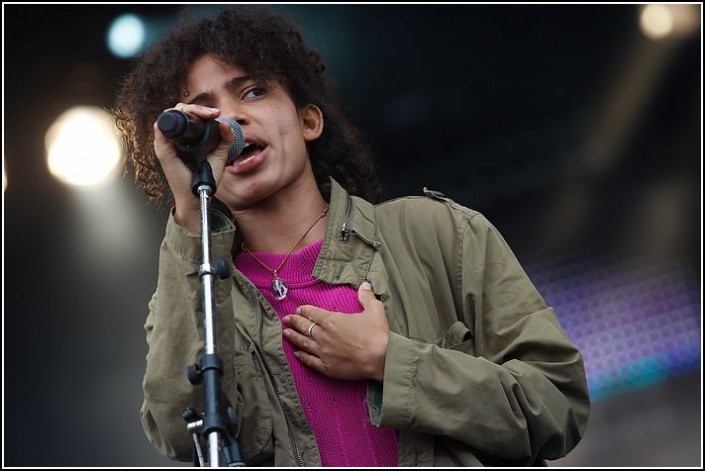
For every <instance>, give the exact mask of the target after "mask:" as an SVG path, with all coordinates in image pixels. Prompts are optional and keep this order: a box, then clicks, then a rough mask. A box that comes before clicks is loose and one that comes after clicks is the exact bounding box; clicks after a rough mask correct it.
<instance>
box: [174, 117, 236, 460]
mask: <svg viewBox="0 0 705 471" xmlns="http://www.w3.org/2000/svg"><path fill="white" fill-rule="evenodd" d="M219 139H220V138H219V136H218V129H217V124H214V125H212V126H209V127H208V128H207V129H206V132H204V135H203V139H202V140H201V142H199V143H198V144H196V145H193V144H188V145H187V144H183V143H179V142H177V143H175V144H176V148H177V151H178V153H179V155H181V156H182V157H187V156H188V157H190V158H194V159H195V161H196V167H197V168H196V172H195V173H194V176H193V184H192V190H193V192H194V194H195V195H196V196H198V197H199V200H200V204H201V246H202V252H201V253H202V262H201V265H200V266H199V269H198V276H199V278H200V279H201V288H202V297H203V328H204V354H203V356H202V357H201V360H200V363H197V364H194V365H191V366H189V367H188V369H187V374H188V379H189V381H190V382H191V384H193V385H196V384H199V383H201V382H202V383H203V390H204V413H203V414H202V416H199V414H198V413H197V412H196V411H195V410H194V409H193V408H190V407H187V408H186V409H184V411H183V413H182V417H183V419H184V420H185V421H186V422H187V426H186V427H187V430H188V431H189V432H190V433H191V434H192V438H193V443H194V465H196V466H205V465H206V464H207V465H208V466H210V467H219V466H221V462H222V463H224V464H225V465H226V466H244V462H243V461H242V458H241V455H240V448H239V446H238V443H237V441H236V440H235V439H234V438H233V437H232V436H231V433H230V431H231V430H234V428H235V424H236V422H237V421H236V415H235V409H234V408H233V407H232V406H231V405H229V404H228V407H227V414H223V410H224V407H223V405H221V403H220V398H221V397H222V396H221V377H222V375H223V367H222V362H221V360H220V357H219V356H218V353H217V351H216V345H215V332H216V328H215V324H216V317H215V302H214V295H213V289H214V276H215V275H216V274H217V275H218V276H219V277H220V278H221V279H225V278H228V277H229V276H230V266H229V264H227V263H217V262H216V263H211V260H210V257H211V255H210V237H211V228H210V200H211V197H212V196H213V194H214V193H215V189H216V185H215V178H214V177H213V170H212V168H211V166H210V164H209V163H208V161H207V160H206V158H205V156H206V155H208V154H209V153H210V152H212V151H213V150H214V149H215V147H216V146H217V144H218V142H219ZM218 262H224V261H223V260H219V261H218ZM199 432H200V433H201V434H202V435H203V436H206V437H207V439H208V461H207V462H206V461H205V460H204V457H203V452H202V450H201V444H200V441H199V438H198V434H199Z"/></svg>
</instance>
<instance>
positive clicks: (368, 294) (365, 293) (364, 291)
mask: <svg viewBox="0 0 705 471" xmlns="http://www.w3.org/2000/svg"><path fill="white" fill-rule="evenodd" d="M357 299H358V300H359V301H360V304H362V307H363V308H364V307H367V304H368V303H369V302H370V301H373V300H376V299H377V298H375V293H374V291H372V285H371V284H370V283H369V282H367V281H363V282H362V283H361V284H360V287H359V288H358V290H357Z"/></svg>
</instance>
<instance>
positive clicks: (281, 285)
mask: <svg viewBox="0 0 705 471" xmlns="http://www.w3.org/2000/svg"><path fill="white" fill-rule="evenodd" d="M272 292H273V293H274V297H275V298H277V300H278V301H281V300H282V299H284V298H286V293H288V292H289V287H288V286H287V285H286V283H285V282H284V280H282V279H281V278H279V277H276V278H274V279H273V280H272Z"/></svg>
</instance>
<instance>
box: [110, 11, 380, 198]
mask: <svg viewBox="0 0 705 471" xmlns="http://www.w3.org/2000/svg"><path fill="white" fill-rule="evenodd" d="M299 31H300V30H299V28H298V27H297V26H296V25H295V24H294V23H293V22H292V21H291V20H290V19H286V18H284V17H283V16H282V15H280V14H278V13H277V12H275V11H274V10H272V9H269V8H265V7H262V6H252V5H249V6H243V5H239V6H237V7H232V8H230V9H227V10H224V11H222V12H220V13H219V14H218V15H217V16H216V17H215V18H213V19H209V18H200V19H199V18H197V17H196V16H195V15H194V14H193V13H192V12H191V11H190V10H184V12H183V14H182V16H181V18H180V21H179V22H178V23H177V24H176V25H175V26H174V27H173V28H172V29H171V30H170V31H169V32H168V33H167V34H165V35H164V36H163V37H162V38H161V39H160V40H159V41H157V42H156V43H155V44H154V45H153V46H152V47H150V48H149V49H148V50H147V51H146V52H144V53H143V54H141V55H140V56H139V57H138V60H137V62H136V65H135V67H134V68H133V70H132V71H131V72H130V73H129V74H128V75H127V76H126V77H125V78H124V79H123V81H122V83H121V84H120V89H119V91H118V95H117V100H116V105H115V109H114V110H113V112H114V116H115V120H116V125H117V129H118V133H119V135H120V137H121V139H122V141H123V143H124V144H125V148H126V152H127V164H128V167H129V166H132V167H133V168H134V172H135V175H134V176H135V180H136V181H137V183H138V185H139V186H140V187H142V188H143V189H144V191H145V193H146V194H147V195H148V197H149V198H150V199H152V200H159V199H161V198H162V197H164V196H165V195H169V194H170V192H169V191H168V186H167V184H166V178H165V177H164V174H163V172H162V169H161V166H160V165H159V161H158V160H157V157H156V155H155V153H154V147H153V141H154V130H153V124H154V121H155V120H156V118H157V116H158V115H159V114H160V113H161V112H162V111H163V110H164V109H166V108H169V107H171V106H173V105H174V104H176V103H178V102H181V101H183V97H184V95H185V94H187V93H188V91H187V90H186V87H185V77H186V74H187V72H188V69H189V67H190V66H191V64H193V63H194V61H195V60H196V59H198V58H200V57H202V56H203V55H206V54H212V55H214V56H215V57H217V58H219V59H220V60H222V61H224V62H225V63H229V64H233V65H238V66H240V67H242V68H243V69H245V70H246V71H247V72H248V74H249V75H251V76H252V77H253V78H255V79H257V80H277V81H278V82H279V83H280V84H281V85H282V86H283V87H284V89H285V90H287V92H288V93H289V95H290V96H291V98H292V100H293V102H294V104H295V105H296V107H297V109H301V108H302V107H304V106H306V105H308V104H315V105H317V106H318V107H319V108H320V109H321V111H322V112H323V116H324V119H325V125H324V130H323V133H322V135H321V136H320V137H319V138H318V139H316V140H315V141H313V142H310V143H309V144H308V150H309V155H310V157H311V163H312V167H313V172H314V175H315V178H316V182H317V184H318V187H319V189H320V190H321V193H322V194H323V195H324V196H325V197H326V198H328V197H329V194H330V179H329V177H333V178H334V179H335V180H336V181H338V182H339V183H340V184H341V185H342V186H343V187H344V188H345V189H346V190H348V191H349V192H350V193H351V194H353V195H356V196H360V197H362V198H364V199H366V200H368V201H370V202H372V203H376V202H378V201H379V197H380V189H379V183H378V180H377V175H376V173H375V170H374V163H373V159H372V154H371V152H370V150H369V149H368V148H367V147H366V145H365V144H364V143H363V141H362V139H361V138H360V136H359V132H358V130H357V129H356V128H355V127H354V126H353V125H352V124H351V123H350V122H349V120H348V119H347V118H346V117H345V115H344V114H343V112H342V109H341V106H340V104H339V103H338V100H337V97H336V96H335V93H334V90H333V89H334V87H333V85H332V82H331V81H330V80H329V78H328V77H327V74H326V73H325V65H324V64H323V61H322V59H321V57H320V55H319V54H318V53H316V52H315V51H313V50H312V49H310V48H309V47H308V46H306V44H304V41H303V39H302V36H301V33H300V32H299Z"/></svg>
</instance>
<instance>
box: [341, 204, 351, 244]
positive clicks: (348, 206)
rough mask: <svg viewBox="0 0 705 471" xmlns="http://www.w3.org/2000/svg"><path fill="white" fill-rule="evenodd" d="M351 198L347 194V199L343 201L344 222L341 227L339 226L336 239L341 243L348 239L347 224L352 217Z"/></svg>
mask: <svg viewBox="0 0 705 471" xmlns="http://www.w3.org/2000/svg"><path fill="white" fill-rule="evenodd" d="M351 203H352V198H351V197H350V195H349V194H348V197H347V199H346V200H345V220H344V221H343V225H342V226H340V233H339V234H338V239H339V240H342V241H343V242H347V241H348V239H349V238H350V229H349V228H348V226H349V222H350V217H351V215H352V204H351Z"/></svg>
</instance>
